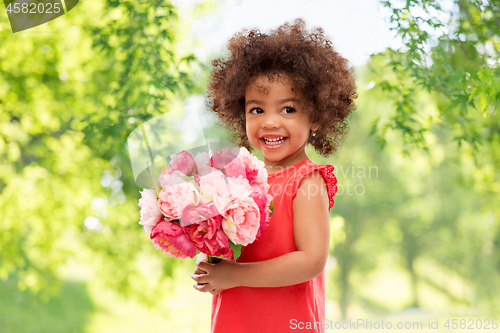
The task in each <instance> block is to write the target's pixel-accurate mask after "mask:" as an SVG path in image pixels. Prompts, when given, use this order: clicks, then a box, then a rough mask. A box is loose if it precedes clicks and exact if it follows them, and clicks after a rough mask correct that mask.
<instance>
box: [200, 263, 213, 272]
mask: <svg viewBox="0 0 500 333" xmlns="http://www.w3.org/2000/svg"><path fill="white" fill-rule="evenodd" d="M213 265H214V264H209V263H208V262H206V261H200V262H197V263H196V267H197V268H199V269H201V270H203V271H205V272H207V273H208V272H209V271H210V269H211V268H212V266H213Z"/></svg>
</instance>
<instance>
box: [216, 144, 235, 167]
mask: <svg viewBox="0 0 500 333" xmlns="http://www.w3.org/2000/svg"><path fill="white" fill-rule="evenodd" d="M235 158H236V154H234V153H233V152H232V151H231V150H229V149H227V148H222V149H221V150H220V152H212V158H211V159H210V163H211V165H212V166H213V167H214V168H217V169H219V170H222V169H224V168H225V167H226V166H227V165H228V164H229V163H231V161H233V160H234V159H235Z"/></svg>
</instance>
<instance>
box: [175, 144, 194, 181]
mask: <svg viewBox="0 0 500 333" xmlns="http://www.w3.org/2000/svg"><path fill="white" fill-rule="evenodd" d="M169 166H170V167H171V168H172V169H173V170H177V171H180V172H182V173H183V174H185V175H186V176H190V175H191V174H192V173H193V172H196V161H195V160H194V158H193V155H191V154H190V153H189V152H187V151H185V150H182V151H181V152H180V153H179V154H177V155H176V154H172V155H170V164H169Z"/></svg>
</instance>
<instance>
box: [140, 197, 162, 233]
mask: <svg viewBox="0 0 500 333" xmlns="http://www.w3.org/2000/svg"><path fill="white" fill-rule="evenodd" d="M141 194H142V197H141V198H140V199H139V206H140V207H141V220H140V221H139V224H142V225H143V226H144V230H146V232H151V229H153V227H154V226H155V225H156V224H157V223H158V222H160V221H162V220H163V214H162V213H161V212H160V208H159V207H158V198H157V197H156V191H155V190H154V189H152V190H147V189H144V191H142V192H141Z"/></svg>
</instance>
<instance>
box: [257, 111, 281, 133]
mask: <svg viewBox="0 0 500 333" xmlns="http://www.w3.org/2000/svg"><path fill="white" fill-rule="evenodd" d="M263 116H264V117H263V119H262V123H261V127H262V128H267V129H269V128H279V127H280V119H279V115H278V114H275V113H274V112H267V113H264V115H263Z"/></svg>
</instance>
